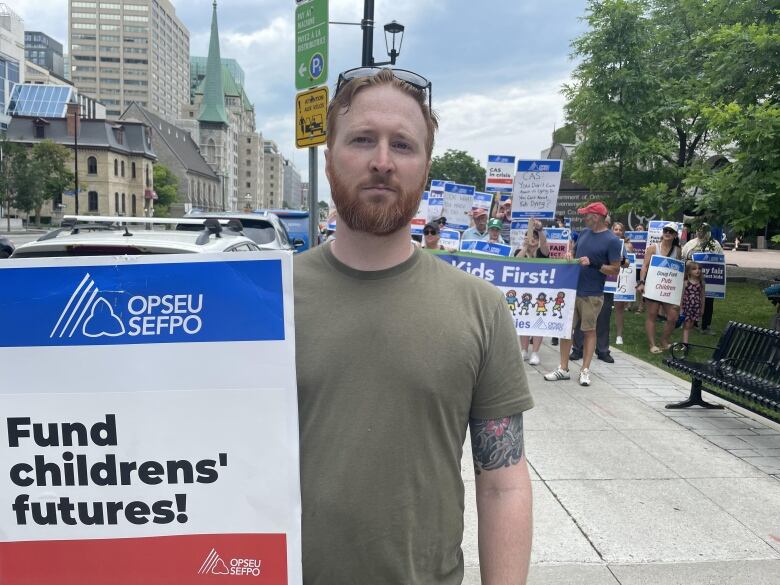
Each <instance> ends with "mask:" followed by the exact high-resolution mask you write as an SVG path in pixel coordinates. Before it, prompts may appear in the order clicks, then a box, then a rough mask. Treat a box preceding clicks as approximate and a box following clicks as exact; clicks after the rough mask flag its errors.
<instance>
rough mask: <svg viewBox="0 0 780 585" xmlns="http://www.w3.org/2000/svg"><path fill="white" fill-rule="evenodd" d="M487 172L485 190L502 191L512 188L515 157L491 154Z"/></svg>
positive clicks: (491, 191) (490, 191)
mask: <svg viewBox="0 0 780 585" xmlns="http://www.w3.org/2000/svg"><path fill="white" fill-rule="evenodd" d="M486 168H487V172H486V174H485V191H488V192H489V193H500V192H506V191H511V190H512V184H513V182H514V176H515V157H514V156H502V155H498V154H489V155H488V160H487V166H486Z"/></svg>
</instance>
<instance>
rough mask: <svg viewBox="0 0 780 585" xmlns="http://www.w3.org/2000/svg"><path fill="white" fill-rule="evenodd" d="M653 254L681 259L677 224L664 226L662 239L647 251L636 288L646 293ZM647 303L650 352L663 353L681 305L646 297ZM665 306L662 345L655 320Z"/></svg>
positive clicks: (646, 330)
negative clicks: (646, 279) (646, 283)
mask: <svg viewBox="0 0 780 585" xmlns="http://www.w3.org/2000/svg"><path fill="white" fill-rule="evenodd" d="M653 255H659V256H667V257H669V258H674V259H676V260H679V259H680V257H681V256H682V248H681V247H680V238H679V236H678V232H677V224H675V223H672V222H669V223H667V224H666V225H665V226H664V229H663V233H662V235H661V241H660V242H658V243H657V244H650V245H649V246H648V247H647V250H646V251H645V260H644V263H643V264H642V271H641V272H640V274H639V281H638V282H637V284H636V290H637V291H638V292H642V293H644V291H645V278H646V277H647V270H648V268H649V267H650V259H651V258H652V257H653ZM645 305H646V307H647V314H646V316H645V332H646V333H647V342H648V343H649V345H650V353H663V351H664V350H666V349H669V347H671V345H672V344H671V341H670V338H671V336H672V333H674V328H675V325H676V323H677V317H679V315H680V307H679V306H677V305H673V304H671V303H663V302H661V301H654V300H650V299H648V298H647V297H645ZM661 307H663V308H664V310H665V313H666V322H665V323H664V330H663V333H661V346H660V347H659V346H657V345H656V344H655V320H656V318H657V317H658V311H659V309H661Z"/></svg>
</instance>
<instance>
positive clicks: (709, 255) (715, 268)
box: [691, 252, 726, 299]
mask: <svg viewBox="0 0 780 585" xmlns="http://www.w3.org/2000/svg"><path fill="white" fill-rule="evenodd" d="M691 260H693V261H694V262H696V263H698V264H699V266H701V271H702V276H703V277H704V294H705V296H706V297H707V298H712V299H725V298H726V256H725V255H724V254H716V253H715V252H694V253H693V255H692V256H691Z"/></svg>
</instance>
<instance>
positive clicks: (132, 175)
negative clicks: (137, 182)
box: [130, 162, 135, 179]
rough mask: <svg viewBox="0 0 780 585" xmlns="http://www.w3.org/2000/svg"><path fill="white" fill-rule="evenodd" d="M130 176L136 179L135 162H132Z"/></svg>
mask: <svg viewBox="0 0 780 585" xmlns="http://www.w3.org/2000/svg"><path fill="white" fill-rule="evenodd" d="M130 176H131V177H132V178H133V179H135V163H134V162H132V163H130Z"/></svg>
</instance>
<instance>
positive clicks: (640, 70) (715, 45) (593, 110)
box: [564, 0, 778, 215]
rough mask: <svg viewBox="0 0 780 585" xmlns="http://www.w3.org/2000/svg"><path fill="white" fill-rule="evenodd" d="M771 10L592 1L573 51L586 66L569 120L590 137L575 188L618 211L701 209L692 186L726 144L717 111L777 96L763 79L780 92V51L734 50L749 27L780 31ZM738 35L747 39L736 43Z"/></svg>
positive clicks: (755, 3) (580, 69) (721, 3)
mask: <svg viewBox="0 0 780 585" xmlns="http://www.w3.org/2000/svg"><path fill="white" fill-rule="evenodd" d="M769 4H770V3H768V2H766V0H744V1H742V2H736V3H735V2H730V1H729V0H591V1H590V2H589V3H588V12H587V16H586V18H585V20H586V21H587V22H588V24H589V30H588V32H586V33H585V34H584V35H582V36H581V37H579V38H578V39H576V40H575V41H574V43H573V44H572V46H573V48H574V56H575V57H577V58H578V59H580V63H579V65H578V66H577V67H576V69H575V71H574V73H573V75H572V77H573V82H572V83H571V84H569V85H566V86H564V94H565V95H566V98H567V106H566V112H567V116H568V119H569V121H570V122H572V123H574V124H576V126H577V127H578V128H579V129H580V130H581V131H582V134H583V142H581V143H580V144H579V146H578V148H577V150H576V151H575V154H574V157H573V160H572V161H571V166H572V175H573V178H574V179H575V180H577V181H579V182H582V183H584V184H585V185H588V186H589V187H590V188H592V189H594V190H604V191H610V192H612V193H613V194H614V197H613V201H612V202H611V203H612V204H613V205H614V204H618V205H619V204H623V208H624V209H625V208H628V207H633V208H635V209H637V210H639V211H642V212H645V213H658V212H660V213H662V214H664V215H669V214H676V213H680V212H681V211H684V210H696V209H701V200H700V199H697V197H699V196H700V194H701V190H700V189H696V188H694V187H693V186H692V183H691V180H690V177H691V176H693V175H697V176H700V175H701V172H700V169H699V168H698V167H699V166H700V165H701V161H702V159H703V158H705V156H706V155H707V154H709V153H710V152H711V148H712V146H713V145H714V144H719V143H721V139H720V136H719V134H720V133H722V132H723V127H718V126H717V125H715V124H714V119H713V117H712V115H711V114H712V113H713V112H714V110H713V108H717V107H718V106H719V105H721V104H728V103H731V102H732V101H734V100H743V101H744V100H745V99H747V100H751V99H752V100H753V101H755V99H756V97H757V96H760V95H763V96H767V93H766V91H765V89H766V84H765V83H764V85H763V86H762V82H761V79H763V78H768V79H771V80H772V81H771V82H769V83H772V84H774V85H775V86H776V85H777V83H778V81H777V79H778V78H777V75H776V74H775V75H768V76H767V72H768V71H769V72H772V65H773V64H776V63H777V62H778V53H777V51H766V50H765V51H764V53H762V54H760V55H759V54H758V53H757V51H759V50H760V49H759V44H756V46H755V47H753V48H749V47H742V49H743V50H741V51H735V50H734V48H735V45H738V44H739V43H738V39H739V38H740V34H742V35H744V28H742V29H740V27H750V26H762V24H761V23H763V24H764V25H766V26H768V27H770V28H771V27H772V26H776V20H777V18H776V17H777V13H776V12H772V11H771V10H770V9H769V8H768V5H769ZM735 27H736V30H739V31H740V32H739V33H736V32H735V33H732V34H731V35H730V34H728V32H727V31H729V30H730V29H732V28H735ZM762 48H763V49H766V45H764V46H763V47H762ZM774 66H775V67H776V65H774ZM775 73H776V71H775ZM762 92H763V93H762ZM723 144H725V142H724V143H723ZM638 195H641V196H640V197H638Z"/></svg>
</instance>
